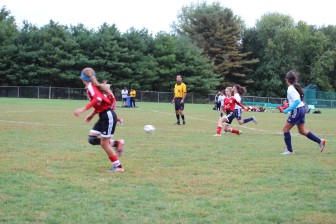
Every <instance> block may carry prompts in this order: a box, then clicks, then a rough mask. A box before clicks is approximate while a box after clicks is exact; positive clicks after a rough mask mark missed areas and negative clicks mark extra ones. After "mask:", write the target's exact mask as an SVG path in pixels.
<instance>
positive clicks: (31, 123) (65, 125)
mask: <svg viewBox="0 0 336 224" xmlns="http://www.w3.org/2000/svg"><path fill="white" fill-rule="evenodd" d="M0 122H2V123H15V124H29V125H47V126H59V127H73V126H82V125H83V124H81V125H68V124H49V123H38V122H27V121H10V120H0Z"/></svg>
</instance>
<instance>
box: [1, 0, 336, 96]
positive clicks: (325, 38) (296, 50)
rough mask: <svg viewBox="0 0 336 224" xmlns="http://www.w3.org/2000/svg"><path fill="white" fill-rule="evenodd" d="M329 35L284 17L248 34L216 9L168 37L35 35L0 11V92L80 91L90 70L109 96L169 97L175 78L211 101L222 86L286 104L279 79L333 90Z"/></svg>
mask: <svg viewBox="0 0 336 224" xmlns="http://www.w3.org/2000/svg"><path fill="white" fill-rule="evenodd" d="M335 42H336V27H335V26H332V25H329V26H326V27H316V26H314V25H308V24H306V23H305V22H303V21H300V22H298V23H297V24H296V23H295V22H294V20H293V19H292V18H291V17H290V16H287V15H282V14H279V13H270V14H265V15H263V16H262V17H261V18H260V19H259V20H258V21H257V22H256V25H255V26H254V27H252V28H246V27H245V25H244V22H243V21H242V19H241V18H240V17H238V16H236V15H235V14H234V13H233V11H232V10H231V9H229V8H225V7H224V6H222V5H221V4H220V3H218V2H215V3H212V4H207V3H205V2H201V3H192V4H190V5H189V6H184V7H183V8H182V10H181V12H180V13H179V14H178V16H177V21H175V22H174V23H173V32H172V33H166V32H160V33H157V34H155V35H153V34H151V33H149V32H148V31H147V29H145V28H144V29H142V30H136V29H134V28H130V29H129V30H128V31H127V32H125V33H121V32H120V31H119V30H118V28H117V27H116V25H114V24H113V25H109V24H107V23H104V24H102V25H101V26H100V27H99V28H98V29H97V30H93V29H87V28H86V27H85V26H84V25H83V24H78V25H76V26H72V25H71V26H65V25H61V24H58V23H56V22H54V21H52V20H51V21H50V22H49V24H46V25H44V26H42V27H37V26H35V25H32V24H31V23H29V22H28V21H23V24H22V25H21V26H20V27H19V26H18V25H17V24H16V21H15V18H14V16H12V15H11V13H10V11H9V10H7V9H6V8H5V7H3V8H2V9H1V11H0V77H1V79H0V85H23V86H32V85H34V86H57V87H82V83H81V82H80V81H79V73H80V71H81V69H82V68H84V67H88V66H89V67H93V68H94V69H95V70H96V72H97V73H98V74H97V75H98V78H99V79H100V80H107V81H108V82H110V83H111V84H112V85H113V88H114V89H121V88H122V87H124V86H127V87H133V88H135V89H138V90H150V91H171V90H172V88H173V85H174V80H175V76H176V74H182V75H183V76H184V81H185V82H186V83H187V84H188V91H190V92H197V93H202V94H206V93H210V92H214V91H216V90H220V89H223V88H224V87H225V86H227V85H232V84H233V83H238V84H241V85H243V86H246V87H247V89H248V92H249V94H253V95H259V96H276V97H279V96H280V97H283V96H285V89H286V88H285V83H284V80H283V78H284V74H285V73H286V72H287V71H288V70H291V69H294V70H297V71H298V72H300V82H301V85H303V86H305V85H306V84H309V83H313V84H316V85H318V86H319V88H320V89H321V90H324V91H333V90H335V87H336V77H335V76H336V74H335V70H336V49H335V48H336V45H335Z"/></svg>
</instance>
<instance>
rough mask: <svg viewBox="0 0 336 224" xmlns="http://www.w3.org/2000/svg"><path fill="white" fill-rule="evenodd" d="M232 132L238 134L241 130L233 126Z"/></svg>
mask: <svg viewBox="0 0 336 224" xmlns="http://www.w3.org/2000/svg"><path fill="white" fill-rule="evenodd" d="M231 133H234V134H238V133H239V131H238V130H236V129H233V128H232V130H231Z"/></svg>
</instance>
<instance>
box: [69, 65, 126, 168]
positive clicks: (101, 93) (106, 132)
mask: <svg viewBox="0 0 336 224" xmlns="http://www.w3.org/2000/svg"><path fill="white" fill-rule="evenodd" d="M80 78H81V80H82V82H83V84H84V85H85V87H86V88H87V95H88V98H89V100H90V102H89V103H88V104H86V106H84V107H81V108H78V109H77V110H75V111H74V115H75V116H77V117H78V116H79V115H81V114H82V113H84V112H85V111H87V110H89V109H90V108H92V107H93V108H94V111H92V112H91V113H90V114H89V115H87V116H86V118H85V121H86V122H90V121H91V120H92V118H93V117H94V116H95V115H96V114H99V120H98V121H97V122H96V124H95V125H94V126H93V128H92V129H91V130H90V132H89V136H88V142H89V143H90V144H92V145H101V147H102V148H103V149H104V151H105V152H106V154H107V155H108V158H109V160H110V161H111V163H112V165H113V166H112V168H111V169H109V170H108V171H110V172H123V171H124V167H123V166H122V165H121V163H120V161H119V159H118V156H117V155H116V153H115V152H114V150H113V148H112V147H116V150H117V152H118V153H119V154H121V153H122V150H123V145H124V140H123V139H121V140H111V137H113V134H114V131H115V127H116V123H117V115H116V113H115V112H114V110H112V106H113V97H114V96H113V94H112V91H111V89H110V87H109V86H108V85H107V84H106V83H102V84H101V83H99V82H98V81H97V79H96V76H95V72H94V70H93V69H92V68H84V69H83V70H82V72H81V76H80Z"/></svg>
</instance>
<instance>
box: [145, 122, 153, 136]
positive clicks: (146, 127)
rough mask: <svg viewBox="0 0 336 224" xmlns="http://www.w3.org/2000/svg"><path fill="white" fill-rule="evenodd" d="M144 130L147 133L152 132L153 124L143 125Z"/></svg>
mask: <svg viewBox="0 0 336 224" xmlns="http://www.w3.org/2000/svg"><path fill="white" fill-rule="evenodd" d="M144 130H145V132H147V133H149V134H150V133H153V132H154V131H155V127H154V126H153V125H150V124H147V125H145V127H144Z"/></svg>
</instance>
